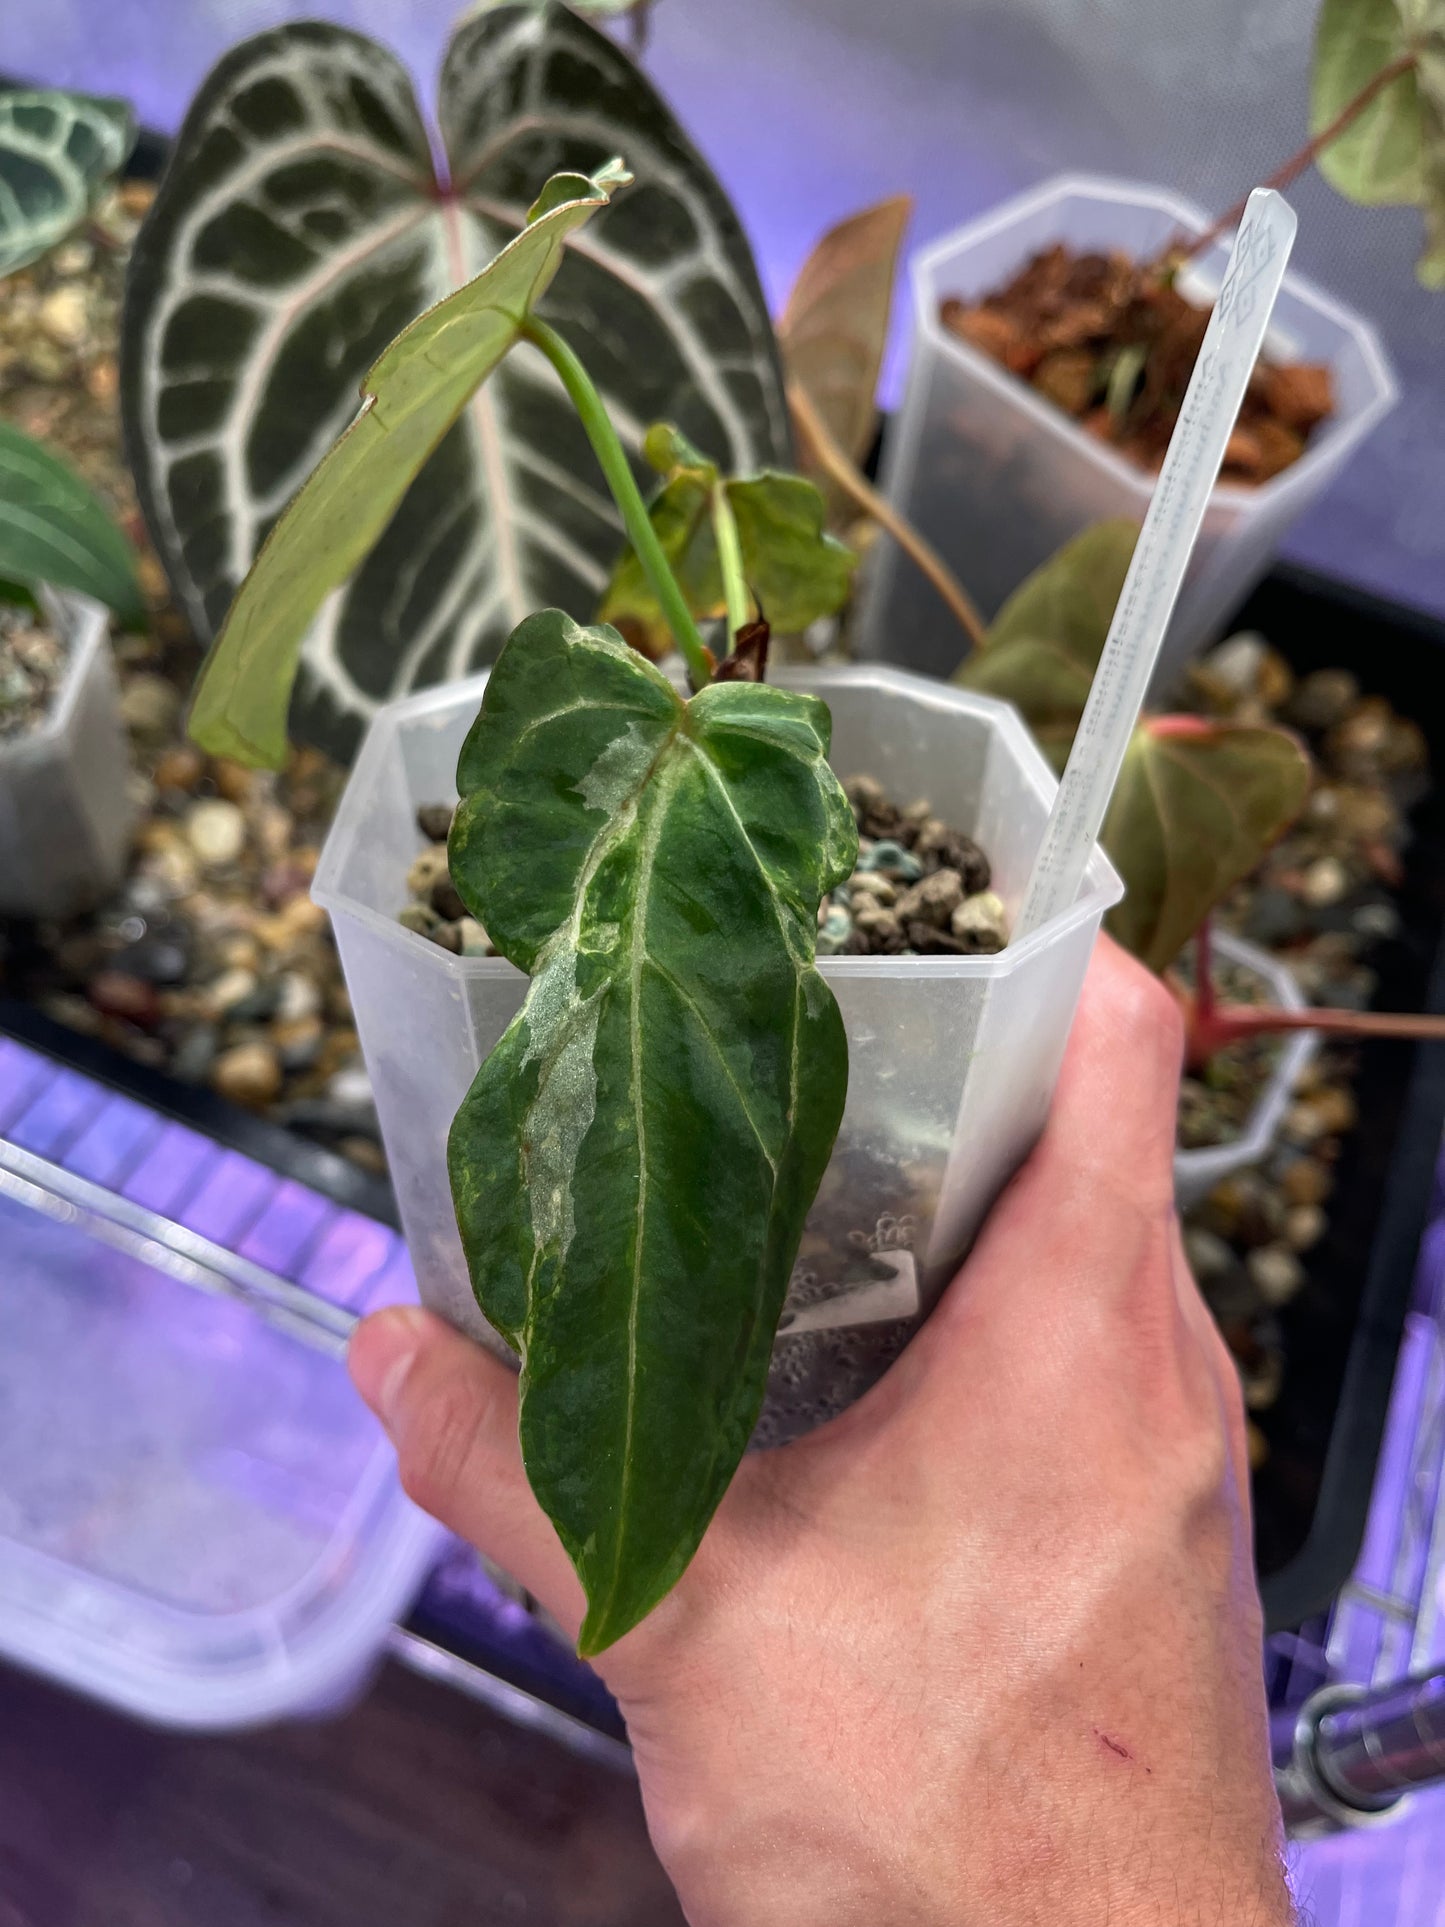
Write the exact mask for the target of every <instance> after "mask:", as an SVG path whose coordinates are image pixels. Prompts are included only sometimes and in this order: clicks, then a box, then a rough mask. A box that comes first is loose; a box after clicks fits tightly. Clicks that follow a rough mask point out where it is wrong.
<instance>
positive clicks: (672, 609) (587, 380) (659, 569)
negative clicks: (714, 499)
mask: <svg viewBox="0 0 1445 1927" xmlns="http://www.w3.org/2000/svg"><path fill="white" fill-rule="evenodd" d="M521 333H522V335H523V337H524V338H525V339H526V340H527V341H530V342H531V343H532V345H533V347H535V348H540V349H541V351H542V353H543V354H544V355H545V356H546V357H547V359H548V361H550V362H551V364H552V366H553V367H554V368H555V369H556V370H557V373H558V374H559V375H560V376H561V378H562V386H563V387H564V388H565V389H566V390H567V393H568V395H569V397H570V398H571V401H572V406H573V407H574V408H575V409H576V410H577V414H578V417H579V418H580V420H581V423H582V426H583V427H584V428H585V429H586V431H587V439H588V441H590V442H591V444H592V448H593V452H594V453H595V454H596V456H597V460H598V462H599V463H600V464H601V467H602V473H603V475H604V476H605V477H606V478H607V486H608V487H609V488H610V489H611V491H612V499H613V501H614V502H616V504H617V506H618V508H619V509H620V510H621V512H622V521H623V525H624V527H625V528H626V530H627V535H628V539H629V541H630V542H631V543H632V546H633V548H634V549H635V550H636V551H637V559H638V561H639V562H640V563H641V564H642V568H643V573H644V574H645V575H646V577H647V580H648V582H649V583H650V584H651V587H652V593H653V594H654V595H655V596H656V597H657V600H658V602H659V603H660V604H661V605H662V613H663V614H664V615H665V616H666V617H667V624H668V627H669V628H670V629H671V630H672V634H673V640H674V641H675V642H676V643H677V646H678V648H679V649H680V650H681V651H682V654H683V658H684V660H685V661H686V663H687V670H688V675H689V677H690V678H691V680H692V686H693V688H694V689H701V688H703V687H704V686H705V685H706V684H707V683H709V682H711V681H712V667H711V659H710V657H709V655H708V652H707V649H706V648H705V646H704V644H703V639H702V637H701V636H700V635H699V634H698V628H697V624H696V623H695V622H694V621H693V619H692V611H691V610H690V609H689V608H688V606H687V601H686V599H685V597H684V596H683V593H682V590H681V589H680V588H679V586H678V581H677V577H676V576H675V575H674V574H673V572H672V565H671V564H670V563H669V561H668V559H667V557H666V555H665V554H664V553H663V548H662V544H661V543H660V542H659V541H658V539H657V532H656V530H655V529H654V528H653V526H652V518H651V516H650V515H649V514H648V512H647V504H646V503H645V502H644V501H643V499H642V491H641V490H640V489H639V488H638V486H637V481H636V478H635V477H634V476H633V473H632V470H631V468H630V467H629V465H628V461H627V455H626V452H625V451H624V449H623V446H622V443H621V442H620V441H619V440H618V437H617V430H616V429H615V428H614V427H613V426H612V422H611V420H610V418H609V416H608V413H607V410H606V408H605V407H604V406H603V404H602V397H601V396H600V395H599V394H598V392H597V390H596V388H595V387H594V386H593V384H592V377H591V376H590V375H589V374H588V373H587V370H586V369H585V368H584V367H583V366H582V363H581V362H580V361H579V360H578V359H577V357H576V355H575V354H574V353H573V352H572V350H571V348H569V347H568V345H567V343H566V342H565V341H564V340H563V339H562V337H561V335H559V334H558V333H557V331H556V329H555V328H551V327H549V326H548V325H547V323H546V322H545V321H541V320H539V319H538V318H537V316H536V315H529V316H528V317H527V319H526V320H525V321H524V322H523V323H522V327H521Z"/></svg>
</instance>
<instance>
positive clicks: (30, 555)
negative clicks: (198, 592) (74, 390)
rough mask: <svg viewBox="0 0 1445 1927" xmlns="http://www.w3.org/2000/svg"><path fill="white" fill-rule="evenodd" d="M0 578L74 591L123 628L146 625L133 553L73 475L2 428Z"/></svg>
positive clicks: (27, 586)
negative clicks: (100, 607) (100, 605)
mask: <svg viewBox="0 0 1445 1927" xmlns="http://www.w3.org/2000/svg"><path fill="white" fill-rule="evenodd" d="M0 577H3V578H4V579H6V580H8V581H11V582H15V583H19V584H21V585H22V586H23V587H24V588H25V589H27V590H33V589H36V588H38V587H39V586H40V584H41V583H43V582H48V583H50V584H51V586H52V587H54V588H57V589H76V590H78V591H79V592H80V593H81V594H82V595H88V596H94V598H95V599H96V601H97V602H103V603H105V605H106V606H107V608H110V609H113V610H114V611H115V613H116V615H118V616H119V617H120V619H121V621H122V622H123V623H125V624H126V626H127V627H128V628H133V629H135V628H140V627H141V625H142V624H143V623H144V621H145V604H144V602H143V600H142V597H141V592H140V584H139V583H138V582H137V580H136V572H135V557H134V555H133V554H132V552H131V546H130V544H129V543H128V542H127V541H126V539H125V537H124V536H123V535H122V534H121V532H120V530H119V529H118V528H117V527H116V525H115V523H114V522H113V521H112V520H111V518H110V516H109V514H108V513H107V511H106V509H105V507H104V505H103V503H102V502H101V501H100V500H99V499H98V497H96V496H95V495H93V494H92V493H91V491H90V490H89V489H88V488H87V487H86V485H85V483H84V482H82V481H81V479H80V477H79V476H78V475H77V474H76V473H75V472H74V470H73V469H70V468H67V467H66V465H65V463H64V462H62V461H58V460H57V459H56V457H55V456H54V455H52V454H51V453H50V451H49V450H48V449H46V448H42V447H41V445H40V443H39V442H35V441H32V440H31V439H30V437H29V436H28V435H23V434H21V432H20V430H19V429H18V428H12V427H10V425H9V424H8V423H7V422H0Z"/></svg>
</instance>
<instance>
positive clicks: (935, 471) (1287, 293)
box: [857, 175, 1397, 694]
mask: <svg viewBox="0 0 1445 1927" xmlns="http://www.w3.org/2000/svg"><path fill="white" fill-rule="evenodd" d="M1207 225H1208V222H1207V219H1206V217H1205V215H1204V214H1203V213H1202V212H1201V211H1200V210H1199V209H1198V208H1196V207H1194V206H1192V205H1191V204H1190V203H1189V202H1188V201H1183V200H1180V199H1178V198H1177V197H1176V196H1174V195H1172V194H1169V193H1166V192H1164V191H1163V190H1161V189H1156V188H1150V187H1142V186H1138V185H1136V184H1133V183H1130V182H1126V181H1113V180H1096V179H1092V178H1089V177H1086V176H1082V175H1064V176H1061V177H1060V178H1058V179H1056V180H1053V181H1049V182H1047V183H1046V184H1045V185H1044V186H1042V187H1040V188H1037V189H1035V190H1034V191H1032V192H1031V193H1028V194H1024V195H1021V196H1020V197H1019V198H1018V199H1016V200H1012V201H1008V202H1005V204H1004V205H1003V206H1002V207H999V208H995V209H994V211H993V212H992V213H990V214H987V215H985V216H984V217H983V218H982V219H981V220H978V221H974V222H971V223H970V224H969V226H967V227H965V228H962V229H960V230H959V231H958V232H957V233H955V234H952V235H949V236H947V237H945V238H944V239H943V240H940V241H937V242H935V243H934V244H933V245H932V246H931V247H928V248H926V249H924V250H923V251H922V253H920V254H919V255H918V256H917V257H916V258H915V260H914V262H913V265H912V285H913V348H912V356H911V360H910V364H909V371H908V383H907V392H906V394H905V398H904V401H903V405H902V408H901V410H900V412H899V414H898V416H897V418H896V419H895V421H894V423H893V425H892V428H891V430H890V432H889V435H888V437H887V441H886V443H885V448H884V464H883V488H884V492H885V494H886V495H887V496H888V499H889V500H890V501H891V502H892V503H893V504H894V505H895V506H896V507H897V508H899V509H900V510H902V512H903V513H904V514H905V515H906V516H907V517H908V519H909V520H910V521H911V522H912V523H913V524H914V525H915V526H916V527H917V528H918V529H919V530H920V531H921V532H922V533H923V534H924V535H925V536H926V537H927V538H928V540H929V541H930V542H932V543H933V544H934V546H935V547H936V548H937V549H938V551H939V552H940V554H942V556H943V557H944V558H945V560H946V561H947V562H948V563H949V564H950V565H951V567H952V568H953V569H954V570H955V571H956V573H957V575H958V577H959V579H960V581H962V582H963V584H964V585H965V587H966V588H967V589H968V590H969V592H970V594H971V595H972V596H973V597H974V599H975V601H976V602H977V603H978V605H979V607H980V608H981V609H982V611H983V612H984V614H985V615H986V616H990V617H991V616H993V615H995V614H996V613H997V611H998V610H999V608H1000V607H1001V605H1002V604H1003V602H1004V601H1005V600H1006V599H1007V597H1008V596H1009V595H1010V594H1011V593H1012V592H1013V591H1014V590H1015V589H1016V588H1017V587H1018V585H1019V584H1020V583H1021V582H1022V581H1023V579H1024V578H1025V576H1027V575H1028V574H1029V573H1030V572H1031V571H1032V570H1033V569H1035V568H1037V567H1038V565H1039V564H1040V563H1041V562H1043V561H1044V560H1046V558H1047V557H1049V556H1050V555H1052V554H1053V553H1054V551H1055V550H1056V549H1058V548H1059V547H1061V546H1062V544H1063V543H1065V542H1066V541H1068V540H1069V538H1070V537H1071V536H1074V535H1077V534H1078V533H1079V531H1080V530H1081V529H1084V528H1087V527H1088V526H1089V525H1090V524H1091V523H1094V522H1100V521H1103V520H1105V519H1107V518H1109V517H1111V516H1129V517H1131V518H1132V519H1133V520H1134V521H1142V520H1143V517H1144V511H1145V509H1146V508H1147V507H1148V504H1149V497H1150V495H1151V493H1152V491H1153V487H1154V477H1153V476H1152V475H1151V474H1148V473H1146V472H1145V471H1144V470H1142V469H1140V468H1138V467H1136V466H1135V464H1134V463H1132V462H1131V461H1129V460H1128V459H1127V458H1126V457H1125V456H1124V455H1123V454H1121V453H1120V452H1119V451H1118V450H1117V449H1114V448H1110V447H1108V446H1106V445H1105V444H1104V443H1102V442H1100V441H1097V440H1096V439H1095V438H1094V437H1093V436H1092V435H1089V434H1087V433H1086V432H1085V431H1084V429H1083V428H1082V427H1081V426H1080V425H1079V424H1078V423H1077V422H1075V421H1073V420H1072V419H1070V418H1069V417H1068V416H1066V415H1064V414H1063V413H1062V412H1061V411H1060V410H1059V409H1057V408H1055V407H1054V406H1053V405H1052V404H1051V403H1050V402H1048V401H1046V400H1045V399H1044V397H1043V396H1042V395H1040V394H1038V393H1037V392H1036V391H1035V390H1034V389H1032V388H1030V387H1029V386H1027V385H1026V384H1025V383H1024V382H1022V381H1019V380H1016V379H1015V378H1014V377H1013V376H1012V375H1009V374H1008V373H1006V372H1005V370H1004V369H1002V368H1001V367H1000V366H999V365H998V363H997V362H995V361H992V360H991V359H990V358H989V357H988V356H987V355H985V354H983V353H981V352H980V351H979V350H977V349H975V348H971V347H970V346H969V345H968V344H967V343H966V342H963V341H960V340H959V339H958V338H957V337H956V336H955V335H953V334H950V333H949V332H948V331H947V330H946V329H945V328H944V326H943V324H942V322H941V321H940V320H939V318H938V311H939V304H940V302H941V301H943V300H944V299H945V298H947V297H948V296H950V295H958V296H961V297H962V298H963V299H965V300H973V299H977V298H978V297H980V296H982V295H985V294H988V293H990V292H992V291H993V290H995V289H997V288H1001V287H1003V286H1005V285H1006V283H1007V282H1008V281H1009V280H1011V279H1012V277H1013V275H1014V274H1015V273H1016V272H1017V270H1018V269H1019V268H1021V267H1022V266H1023V265H1024V263H1025V262H1026V261H1027V260H1028V259H1029V258H1030V257H1031V256H1032V255H1034V254H1036V253H1038V252H1039V251H1040V250H1041V249H1043V248H1047V247H1050V246H1052V245H1053V244H1054V243H1055V242H1060V241H1062V242H1065V243H1067V244H1068V245H1069V246H1070V247H1073V248H1076V249H1081V250H1086V249H1096V248H1097V249H1106V250H1107V249H1111V248H1118V249H1122V250H1123V251H1124V252H1125V253H1127V254H1129V255H1130V256H1132V257H1133V258H1135V259H1147V258H1149V257H1150V256H1151V255H1153V254H1156V253H1158V251H1159V250H1160V249H1161V248H1162V247H1163V246H1165V244H1166V243H1167V242H1168V241H1169V240H1170V239H1171V237H1173V236H1175V235H1176V234H1178V233H1181V232H1185V233H1193V234H1199V233H1202V232H1203V231H1204V229H1205V227H1206V226H1207ZM1231 239H1232V237H1231V236H1226V237H1225V238H1224V239H1222V240H1220V241H1218V242H1216V243H1215V244H1214V245H1213V246H1211V247H1209V248H1207V249H1206V250H1205V251H1204V252H1203V253H1202V254H1201V255H1200V256H1199V258H1198V259H1197V260H1196V261H1194V262H1192V263H1191V264H1190V266H1189V268H1188V269H1187V270H1186V275H1185V278H1184V279H1183V280H1182V281H1181V286H1182V287H1183V288H1184V290H1185V292H1186V293H1192V294H1195V295H1196V296H1197V298H1198V299H1200V300H1201V301H1208V300H1211V299H1212V298H1213V296H1214V294H1215V292H1216V291H1217V289H1218V287H1219V281H1220V276H1221V275H1222V273H1223V269H1224V263H1225V260H1226V258H1227V255H1228V251H1229V241H1230V240H1231ZM1266 352H1267V353H1268V354H1269V355H1271V356H1272V357H1274V358H1275V359H1278V360H1282V361H1319V362H1326V363H1328V364H1329V366H1330V368H1331V369H1332V370H1333V373H1334V381H1335V414H1334V415H1333V417H1332V418H1331V419H1330V420H1329V421H1328V422H1325V423H1322V424H1321V425H1320V427H1319V428H1317V429H1316V430H1315V432H1314V434H1313V435H1312V436H1311V437H1310V442H1309V446H1308V448H1307V449H1306V451H1305V453H1304V455H1303V456H1302V457H1301V458H1300V460H1299V461H1297V462H1296V463H1294V465H1293V466H1292V467H1290V468H1287V469H1285V470H1284V471H1283V473H1281V474H1279V475H1277V476H1275V477H1274V479H1273V480H1272V481H1269V482H1266V483H1264V484H1263V485H1262V486H1261V487H1258V488H1242V487H1239V486H1237V485H1234V484H1229V485H1225V484H1220V485H1217V486H1216V487H1215V490H1214V493H1213V496H1212V497H1211V500H1210V505H1209V510H1208V513H1207V515H1206V517H1205V521H1204V526H1203V529H1202V530H1201V532H1200V536H1199V541H1198V544H1197V545H1196V547H1195V550H1194V555H1193V559H1192V560H1191V562H1190V566H1189V573H1188V576H1187V577H1186V579H1185V584H1184V590H1183V593H1182V595H1181V596H1180V599H1179V604H1178V607H1177V608H1176V609H1175V612H1174V616H1173V619H1172V621H1171V622H1170V625H1169V631H1168V634H1167V636H1166V638H1165V641H1164V647H1163V650H1162V652H1161V654H1160V657H1159V664H1158V668H1157V669H1156V671H1155V676H1154V684H1153V687H1154V689H1155V690H1156V691H1158V692H1160V693H1161V694H1162V693H1164V692H1167V690H1168V689H1169V687H1170V685H1171V683H1172V682H1173V681H1174V680H1175V679H1176V678H1177V675H1178V672H1179V669H1180V668H1181V666H1182V665H1183V664H1184V663H1185V662H1187V661H1189V660H1190V659H1191V658H1192V657H1193V656H1195V655H1197V654H1198V653H1199V652H1200V651H1201V650H1202V649H1204V648H1205V647H1206V646H1207V645H1208V644H1209V643H1210V642H1211V641H1212V640H1214V638H1215V637H1216V636H1217V635H1218V634H1219V632H1220V630H1221V628H1222V625H1223V624H1224V623H1225V621H1226V620H1227V618H1228V617H1229V615H1230V613H1231V611H1232V610H1233V609H1234V608H1235V607H1236V606H1237V605H1238V604H1239V602H1240V601H1242V599H1243V598H1244V596H1245V595H1246V594H1247V593H1248V592H1249V590H1250V589H1251V588H1252V586H1253V585H1254V583H1255V582H1257V581H1258V580H1259V578H1260V576H1261V575H1263V573H1264V571H1265V570H1266V569H1267V568H1268V566H1269V564H1270V561H1271V559H1272V557H1273V556H1274V553H1275V551H1276V549H1277V548H1278V547H1279V544H1280V541H1281V539H1282V538H1283V536H1284V534H1285V531H1286V530H1287V529H1288V528H1289V526H1290V524H1291V523H1292V522H1293V521H1294V520H1295V519H1296V517H1298V516H1299V515H1301V514H1302V513H1303V512H1304V510H1305V509H1307V508H1308V507H1309V506H1310V505H1311V503H1312V502H1314V501H1315V499H1316V498H1317V497H1318V496H1319V495H1321V494H1322V493H1323V492H1324V490H1325V489H1326V488H1327V487H1328V486H1329V484H1330V482H1331V481H1332V480H1333V479H1334V477H1335V476H1336V475H1337V474H1338V473H1339V471H1340V469H1341V468H1342V467H1343V465H1344V463H1345V461H1346V459H1347V458H1348V456H1349V455H1350V453H1351V451H1352V450H1353V449H1354V448H1355V447H1356V446H1357V445H1358V443H1359V442H1360V441H1362V440H1363V439H1364V437H1365V436H1366V435H1367V434H1368V433H1369V431H1370V430H1371V429H1372V428H1373V427H1374V426H1375V424H1376V423H1377V422H1378V421H1380V419H1381V418H1382V417H1383V416H1384V415H1385V414H1387V413H1388V411H1389V410H1390V409H1391V408H1392V407H1393V406H1394V403H1395V401H1396V399H1397V390H1396V387H1395V381H1394V377H1393V375H1392V373H1391V370H1390V365H1389V363H1388V361H1387V360H1386V358H1385V354H1384V351H1383V349H1382V348H1381V346H1380V342H1379V339H1378V337H1377V336H1376V334H1375V331H1374V330H1373V328H1371V327H1370V326H1369V324H1368V323H1367V322H1364V321H1362V320H1361V319H1360V318H1359V316H1357V315H1354V314H1352V313H1350V311H1349V310H1348V309H1346V308H1343V307H1341V306H1340V305H1339V304H1338V303H1337V302H1335V301H1332V300H1331V299H1330V298H1329V296H1328V295H1325V294H1322V293H1321V292H1320V291H1319V290H1318V289H1317V288H1315V287H1313V286H1312V285H1311V284H1310V283H1309V282H1308V281H1306V280H1305V279H1304V278H1303V277H1302V276H1300V275H1297V274H1287V275H1286V276H1285V280H1284V286H1283V288H1282V289H1281V291H1280V295H1279V300H1278V303H1277V304H1276V307H1275V313H1274V321H1273V324H1272V326H1271V329H1270V333H1269V336H1268V337H1267V343H1266ZM871 573H872V581H871V585H870V587H869V589H868V591H867V594H866V598H865V605H864V608H863V611H862V615H861V620H860V623H859V631H858V643H857V647H858V652H859V653H860V654H861V655H863V656H866V657H870V658H879V659H884V660H888V661H893V662H901V663H905V664H906V665H907V666H908V667H909V668H913V669H923V670H926V671H928V672H930V673H931V674H934V675H948V674H951V673H952V671H953V670H954V669H955V668H956V667H957V665H958V663H959V661H960V660H961V658H962V656H963V654H964V652H965V648H966V643H965V641H964V638H963V637H962V636H961V634H960V632H959V629H958V626H957V623H956V622H955V621H954V619H953V618H952V617H951V616H950V615H949V613H948V611H947V609H946V608H945V607H944V605H943V604H942V603H941V602H940V600H939V598H938V596H937V594H936V592H935V591H934V590H933V589H932V588H931V587H930V585H929V584H928V583H927V582H926V581H925V580H924V579H923V577H922V576H921V575H920V574H919V573H918V571H917V569H916V568H915V567H914V566H913V564H912V563H911V562H909V561H908V559H907V558H906V557H905V556H903V555H901V554H900V553H899V551H898V550H897V548H896V547H895V546H894V544H893V543H892V542H891V541H889V540H888V539H887V538H882V539H880V542H879V545H878V552H877V555H876V559H875V561H874V563H873V565H872V571H871Z"/></svg>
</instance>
